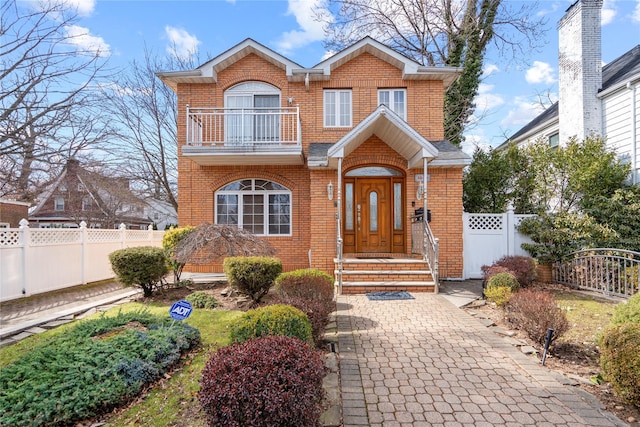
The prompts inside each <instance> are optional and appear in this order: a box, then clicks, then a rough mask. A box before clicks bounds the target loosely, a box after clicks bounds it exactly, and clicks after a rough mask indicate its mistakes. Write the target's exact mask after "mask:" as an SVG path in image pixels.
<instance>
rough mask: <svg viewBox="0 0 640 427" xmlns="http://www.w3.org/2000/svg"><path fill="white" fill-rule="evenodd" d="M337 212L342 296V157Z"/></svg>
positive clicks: (339, 272)
mask: <svg viewBox="0 0 640 427" xmlns="http://www.w3.org/2000/svg"><path fill="white" fill-rule="evenodd" d="M336 204H337V208H338V209H337V212H336V230H337V253H336V255H337V257H338V294H339V295H342V232H341V224H342V157H339V158H338V199H337V203H336Z"/></svg>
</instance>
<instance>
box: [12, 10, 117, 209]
mask: <svg viewBox="0 0 640 427" xmlns="http://www.w3.org/2000/svg"><path fill="white" fill-rule="evenodd" d="M32 5H33V4H29V3H23V2H18V1H17V0H6V1H4V2H2V5H0V64H1V67H0V196H3V195H12V196H14V197H16V198H17V199H19V200H23V201H27V202H32V201H33V200H34V197H35V195H36V194H37V192H38V191H40V189H41V186H42V185H43V184H45V183H46V182H47V180H48V178H49V177H50V176H51V174H52V173H54V172H55V171H57V170H59V169H60V167H61V166H62V165H63V164H64V163H65V162H66V159H68V158H70V157H74V156H76V155H78V154H81V153H82V152H83V151H84V150H85V149H87V148H88V147H90V146H92V145H93V144H94V143H95V142H97V141H100V140H102V139H104V138H105V137H106V136H107V135H108V133H109V132H108V126H106V125H105V124H104V123H103V122H102V120H103V118H102V116H101V115H100V114H99V111H98V109H97V108H96V105H97V104H96V98H95V91H93V90H92V89H93V88H94V87H95V85H96V84H97V82H98V80H99V79H100V77H101V75H103V74H106V70H105V64H106V56H105V53H106V52H104V51H101V50H100V49H97V48H96V47H95V46H89V47H87V46H85V47H82V44H81V43H79V42H80V40H81V39H84V37H85V36H86V35H87V34H86V33H82V31H80V32H78V31H77V30H78V29H80V27H78V26H76V25H75V24H76V22H77V15H76V13H75V11H74V10H72V9H69V8H68V5H66V4H65V3H64V2H57V1H52V2H42V3H38V4H37V8H35V9H33V8H31V6H32Z"/></svg>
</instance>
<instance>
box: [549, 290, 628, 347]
mask: <svg viewBox="0 0 640 427" xmlns="http://www.w3.org/2000/svg"><path fill="white" fill-rule="evenodd" d="M554 296H555V298H556V301H557V302H558V305H559V306H560V307H561V308H562V309H563V311H564V312H565V315H566V316H567V320H568V321H569V324H570V325H571V328H570V329H569V331H568V332H567V333H566V334H565V335H564V336H563V337H561V338H560V339H559V341H560V342H563V341H564V342H571V343H575V344H585V345H586V344H597V341H598V339H599V337H600V335H601V334H602V332H603V331H604V329H605V328H606V327H607V325H609V321H610V320H611V316H613V310H614V308H615V307H616V305H617V303H616V302H614V301H611V300H607V299H604V298H598V297H596V296H592V295H589V294H587V293H583V292H566V291H555V292H554Z"/></svg>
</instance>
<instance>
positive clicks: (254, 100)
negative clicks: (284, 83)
mask: <svg viewBox="0 0 640 427" xmlns="http://www.w3.org/2000/svg"><path fill="white" fill-rule="evenodd" d="M224 106H225V108H226V109H227V111H226V112H225V120H226V122H225V126H226V134H227V138H226V139H227V141H230V142H236V143H241V142H254V141H278V140H279V139H280V113H279V110H278V109H279V108H280V90H279V89H278V88H277V87H275V86H271V85H270V84H267V83H262V82H244V83H240V84H237V85H235V86H233V87H231V88H229V89H227V90H226V91H225V93H224Z"/></svg>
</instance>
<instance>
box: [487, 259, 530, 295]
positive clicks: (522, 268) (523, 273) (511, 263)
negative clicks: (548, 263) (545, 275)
mask: <svg viewBox="0 0 640 427" xmlns="http://www.w3.org/2000/svg"><path fill="white" fill-rule="evenodd" d="M494 265H496V266H498V267H504V268H506V269H508V270H509V272H511V273H513V275H514V276H516V279H517V280H518V283H519V284H520V286H522V287H523V288H526V287H527V286H529V285H530V284H531V283H533V280H534V279H535V278H536V260H535V259H533V258H531V257H528V256H522V255H513V256H504V257H502V258H500V259H499V260H498V261H496V262H495V263H494Z"/></svg>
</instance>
